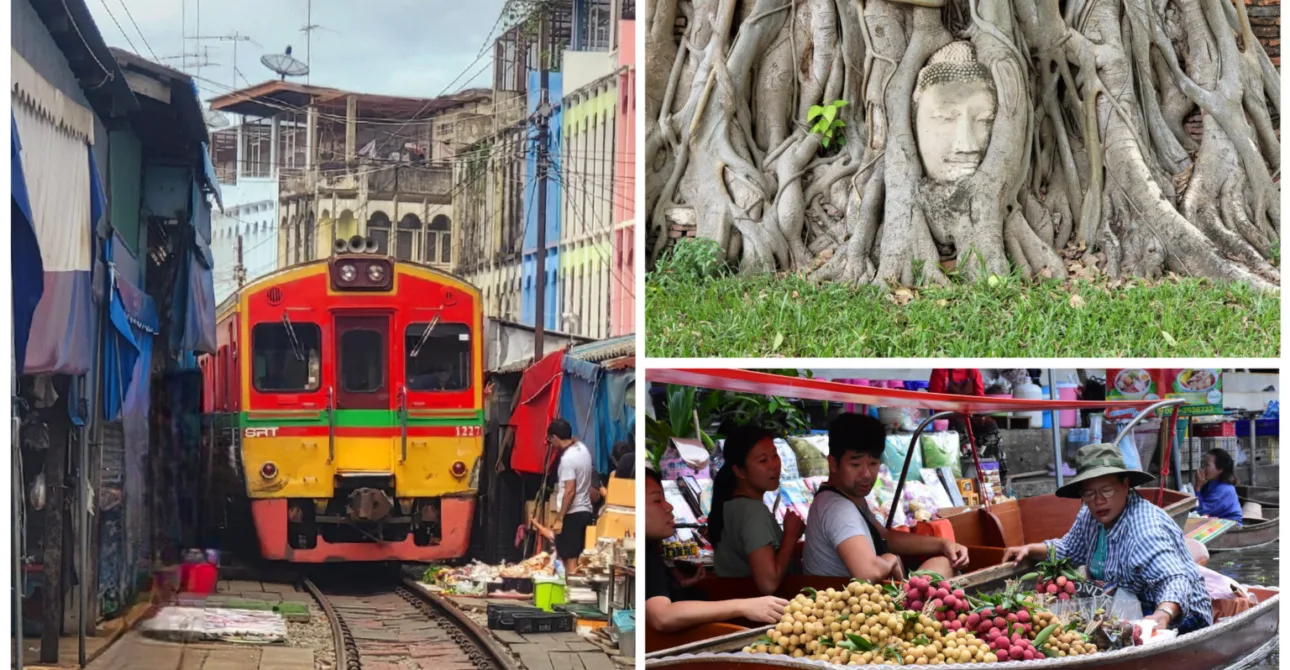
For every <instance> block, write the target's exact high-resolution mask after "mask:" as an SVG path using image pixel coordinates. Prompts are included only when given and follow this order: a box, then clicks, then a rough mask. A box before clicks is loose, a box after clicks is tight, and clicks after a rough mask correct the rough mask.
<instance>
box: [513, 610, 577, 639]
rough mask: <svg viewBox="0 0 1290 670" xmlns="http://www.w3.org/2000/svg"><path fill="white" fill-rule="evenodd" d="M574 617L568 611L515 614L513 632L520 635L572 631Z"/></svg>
mask: <svg viewBox="0 0 1290 670" xmlns="http://www.w3.org/2000/svg"><path fill="white" fill-rule="evenodd" d="M574 620H575V617H574V616H573V615H572V614H569V613H568V612H542V611H539V612H537V613H536V614H530V613H527V612H517V613H516V614H515V629H514V630H515V632H516V633H520V634H521V635H525V634H529V633H572V632H573V624H574Z"/></svg>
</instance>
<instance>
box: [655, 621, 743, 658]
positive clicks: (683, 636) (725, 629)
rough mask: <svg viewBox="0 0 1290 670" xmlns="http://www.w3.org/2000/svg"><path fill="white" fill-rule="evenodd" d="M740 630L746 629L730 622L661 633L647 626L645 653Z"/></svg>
mask: <svg viewBox="0 0 1290 670" xmlns="http://www.w3.org/2000/svg"><path fill="white" fill-rule="evenodd" d="M742 630H747V628H745V627H744V626H737V625H735V624H732V623H710V624H704V625H702V626H695V627H694V628H691V629H689V630H686V631H681V632H679V633H662V632H659V631H657V630H654V629H652V628H647V629H646V630H645V653H647V654H652V653H654V652H656V651H660V650H663V649H672V648H673V647H679V646H681V645H683V644H690V643H692V642H701V641H703V640H710V639H712V638H714V637H721V636H722V635H729V634H731V633H738V632H739V631H742Z"/></svg>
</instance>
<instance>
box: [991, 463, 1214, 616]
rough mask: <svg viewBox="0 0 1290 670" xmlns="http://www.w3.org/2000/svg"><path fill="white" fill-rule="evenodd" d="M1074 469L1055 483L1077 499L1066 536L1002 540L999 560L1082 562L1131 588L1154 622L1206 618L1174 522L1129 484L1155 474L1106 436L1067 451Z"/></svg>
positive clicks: (1201, 587) (1197, 580)
mask: <svg viewBox="0 0 1290 670" xmlns="http://www.w3.org/2000/svg"><path fill="white" fill-rule="evenodd" d="M1075 461H1076V470H1077V474H1076V475H1075V478H1074V479H1072V480H1071V481H1070V482H1068V483H1067V484H1066V485H1064V486H1062V487H1061V488H1059V489H1057V495H1058V496H1061V497H1063V498H1078V499H1080V500H1083V501H1084V506H1083V507H1082V508H1081V509H1080V511H1079V516H1077V517H1076V518H1075V524H1074V525H1073V526H1071V529H1070V531H1069V532H1067V533H1066V537H1063V538H1061V539H1060V540H1049V541H1047V542H1040V543H1037V544H1029V545H1026V546H1024V547H1010V548H1008V550H1007V551H1006V552H1004V555H1003V560H1004V562H1008V561H1014V562H1018V563H1020V562H1021V561H1022V560H1025V559H1027V558H1030V559H1034V560H1044V559H1047V558H1049V557H1050V556H1051V557H1053V558H1057V559H1065V558H1068V559H1071V561H1072V562H1074V563H1075V564H1076V565H1077V566H1087V570H1088V574H1089V577H1091V578H1092V579H1094V580H1096V581H1100V582H1106V583H1107V584H1108V586H1114V587H1117V588H1118V590H1119V591H1120V592H1121V593H1125V592H1127V593H1132V594H1134V595H1135V596H1137V598H1138V600H1139V601H1140V602H1141V603H1142V609H1143V613H1144V614H1147V615H1148V618H1151V619H1155V620H1156V621H1157V623H1158V625H1159V626H1160V627H1161V628H1166V627H1174V628H1177V629H1178V632H1180V633H1188V632H1191V631H1194V630H1198V629H1200V628H1204V627H1206V626H1208V625H1210V624H1211V623H1213V611H1212V603H1211V602H1210V598H1209V595H1208V594H1207V593H1206V591H1205V583H1204V580H1202V579H1201V577H1200V572H1199V571H1198V570H1197V569H1196V564H1195V563H1194V562H1193V561H1192V558H1191V554H1190V552H1188V550H1187V545H1186V543H1185V542H1184V540H1183V535H1182V531H1181V530H1179V528H1178V524H1176V523H1174V520H1173V519H1172V518H1170V517H1169V515H1168V514H1166V513H1165V511H1164V510H1162V509H1160V508H1159V507H1157V506H1155V505H1153V504H1151V503H1150V502H1148V501H1147V500H1146V499H1144V498H1143V497H1142V496H1140V495H1138V494H1137V493H1136V492H1134V490H1133V489H1134V488H1136V487H1138V486H1142V485H1143V484H1147V483H1149V482H1151V481H1153V480H1154V479H1155V478H1154V477H1152V476H1151V475H1149V474H1147V473H1145V472H1141V471H1139V470H1130V469H1129V468H1126V467H1125V466H1124V459H1123V458H1122V457H1121V456H1120V450H1119V449H1118V448H1117V447H1116V446H1115V445H1111V444H1090V445H1088V446H1086V447H1083V448H1081V449H1080V450H1079V452H1078V453H1076V455H1075Z"/></svg>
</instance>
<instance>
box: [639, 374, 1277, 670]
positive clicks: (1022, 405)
mask: <svg viewBox="0 0 1290 670" xmlns="http://www.w3.org/2000/svg"><path fill="white" fill-rule="evenodd" d="M649 380H650V382H651V383H674V384H682V385H688V386H697V387H703V388H714V389H721V390H726V391H737V392H752V393H764V394H767V395H774V396H786V397H796V398H811V399H818V400H829V401H837V402H855V403H858V404H865V405H881V406H886V407H914V408H918V409H932V410H934V411H936V412H937V413H936V414H933V415H932V416H931V417H929V418H927V419H924V420H923V422H922V424H920V426H919V428H918V430H917V431H915V433H914V438H913V440H911V441H916V440H917V436H918V435H919V434H920V433H921V432H922V431H923V430H924V429H925V428H926V427H927V425H929V424H930V422H932V421H934V420H935V419H938V418H945V417H946V416H949V415H950V414H954V413H957V414H964V415H966V414H973V413H983V412H989V411H994V410H1000V411H1002V410H1005V409H1006V410H1014V411H1025V410H1041V409H1042V410H1050V409H1067V408H1068V407H1067V405H1070V407H1069V408H1070V409H1084V408H1086V407H1087V408H1090V409H1094V408H1096V409H1106V408H1111V407H1113V406H1120V407H1123V408H1132V409H1135V410H1139V413H1138V414H1137V415H1136V416H1135V417H1134V419H1133V421H1131V422H1130V423H1129V424H1128V425H1127V426H1125V427H1124V428H1122V429H1121V433H1127V432H1128V431H1129V430H1130V428H1131V427H1132V426H1133V424H1135V423H1137V422H1138V421H1140V420H1141V419H1142V418H1144V417H1145V416H1147V415H1149V414H1150V413H1151V412H1152V411H1154V410H1155V409H1158V408H1160V407H1163V406H1167V405H1176V404H1180V403H1181V402H1182V401H1180V400H1176V399H1175V400H1164V401H1155V402H1143V401H1133V402H1129V401H1121V402H1118V403H1109V402H1106V401H1099V402H1074V401H1071V402H1069V403H1068V402H1065V401H1041V400H999V399H986V400H982V399H978V398H971V397H966V396H949V395H942V394H928V393H917V392H908V391H900V390H895V389H890V390H889V389H871V388H864V387H853V386H847V385H844V384H836V383H833V382H821V381H818V380H808V379H797V378H792V377H784V376H779V375H772V374H768V373H760V372H752V371H744V370H668V369H655V370H651V371H650V373H649ZM1119 438H1120V436H1117V437H1116V439H1115V440H1113V443H1118V442H1119ZM912 453H913V452H912V451H911V452H910V454H912ZM1166 457H1167V453H1166ZM911 458H912V456H907V457H906V462H905V468H904V471H902V472H901V473H900V480H899V483H898V485H897V489H896V495H895V497H897V498H899V497H900V491H901V488H902V487H903V485H904V482H905V479H906V477H907V475H908V470H909V461H910V459H911ZM977 471H978V473H979V472H980V468H979V466H978V468H977ZM893 474H894V473H893ZM978 486H980V481H978ZM1139 492H1140V493H1141V494H1143V495H1144V497H1146V498H1147V499H1148V500H1150V501H1153V502H1154V501H1157V500H1158V499H1160V497H1161V496H1162V497H1163V500H1162V501H1161V502H1160V503H1159V504H1161V506H1162V507H1163V508H1164V509H1165V510H1166V511H1167V512H1168V513H1169V515H1170V517H1171V518H1173V519H1174V521H1175V523H1177V524H1178V525H1179V527H1180V528H1181V527H1182V526H1183V525H1184V524H1185V523H1186V518H1187V514H1188V513H1189V512H1190V511H1191V510H1193V509H1195V508H1196V505H1197V501H1196V498H1195V497H1194V496H1190V495H1187V494H1184V493H1180V492H1177V491H1171V490H1168V489H1163V488H1142V489H1139ZM1080 506H1081V503H1080V501H1078V500H1068V499H1064V498H1058V497H1057V496H1055V495H1051V494H1050V495H1047V496H1039V497H1036V498H1027V499H1023V500H1015V501H1008V502H1005V503H1000V504H996V505H993V506H992V507H991V508H990V509H988V510H984V509H978V510H972V511H969V512H964V513H962V514H959V515H954V516H953V517H951V518H950V519H949V521H950V524H951V527H952V528H953V529H954V535H955V540H956V541H958V542H959V543H961V544H964V545H965V546H967V547H968V551H969V564H968V566H967V568H968V572H967V573H966V574H964V575H962V576H959V577H957V578H956V579H955V580H954V582H955V583H956V585H958V586H961V587H963V588H965V589H968V588H970V589H973V590H982V591H993V590H996V589H998V588H1001V587H1002V586H1003V585H1004V583H1005V582H1006V580H1008V579H1011V578H1015V577H1017V576H1019V575H1020V574H1021V572H1020V571H1021V570H1022V569H1023V568H1022V567H1019V566H1014V565H1012V564H1003V563H1002V559H1003V552H1004V549H1005V548H1006V547H1009V546H1019V545H1022V544H1026V543H1031V542H1039V541H1042V540H1049V539H1055V538H1058V537H1061V536H1062V535H1064V534H1065V533H1066V531H1067V530H1068V529H1069V528H1070V527H1071V524H1072V523H1073V522H1074V520H1075V517H1076V515H1077V514H1078V513H1079V510H1080ZM887 527H888V528H891V527H892V524H891V518H888V519H887ZM808 532H809V523H808ZM892 532H897V531H892ZM838 582H839V580H838V578H835V577H833V578H821V577H809V576H800V575H792V576H790V577H788V578H787V579H785V580H784V583H783V584H781V586H780V588H779V589H778V591H777V592H776V595H779V596H781V597H785V598H791V597H793V596H794V595H795V594H796V593H797V592H799V591H800V590H801V589H802V588H804V587H808V586H809V587H812V588H815V589H827V588H830V587H834V588H835V587H837V586H838ZM697 588H699V589H700V590H702V591H704V592H706V595H707V597H708V598H709V599H710V600H725V599H731V598H745V597H748V596H750V595H754V594H756V593H757V589H756V588H755V587H754V585H753V583H752V580H751V579H721V578H709V579H706V580H704V581H703V582H702V583H700V584H699V585H697ZM1253 593H1255V595H1256V597H1258V599H1259V605H1258V606H1256V607H1254V608H1252V609H1250V610H1247V611H1245V612H1243V613H1241V614H1238V615H1236V616H1234V617H1231V618H1230V619H1225V620H1223V621H1222V622H1221V623H1220V624H1218V625H1215V626H1212V627H1210V628H1207V629H1205V630H1204V631H1198V632H1196V633H1193V634H1190V635H1186V636H1183V637H1180V638H1178V639H1176V640H1172V641H1170V642H1168V643H1159V644H1155V645H1151V646H1150V647H1145V648H1136V649H1126V650H1122V651H1118V652H1114V653H1108V654H1101V655H1095V656H1089V657H1079V658H1063V659H1050V660H1048V661H1043V663H1044V664H1045V666H1046V667H1047V666H1061V667H1063V668H1068V667H1069V668H1086V667H1101V668H1114V669H1115V670H1129V669H1130V668H1132V669H1134V670H1144V669H1145V668H1149V667H1156V666H1159V665H1162V664H1166V663H1168V664H1177V665H1178V666H1179V667H1178V668H1176V669H1172V670H1192V669H1195V670H1201V669H1202V668H1203V669H1205V670H1211V669H1213V668H1216V667H1220V666H1224V665H1227V664H1230V663H1231V662H1232V661H1235V660H1239V659H1243V658H1246V657H1261V654H1265V653H1266V649H1267V647H1268V645H1275V644H1276V632H1277V627H1278V621H1279V619H1278V612H1277V608H1278V605H1279V597H1278V595H1277V594H1278V592H1277V591H1276V590H1275V589H1256V590H1254V591H1253ZM728 624H735V625H745V626H747V628H746V629H745V630H743V631H740V632H731V633H726V634H721V631H722V630H728V627H721V626H717V627H705V629H704V630H703V631H702V632H701V633H700V634H698V635H696V634H693V633H692V632H691V631H687V635H686V637H687V638H688V639H682V638H680V637H676V636H660V635H658V633H657V632H655V631H649V630H647V632H646V635H645V639H646V652H647V653H646V659H647V660H646V665H647V666H651V667H659V668H664V667H667V668H672V667H675V668H677V669H678V670H745V669H744V668H736V667H735V666H746V668H747V670H756V668H764V667H766V666H773V667H794V668H801V669H802V670H809V669H813V668H818V667H819V666H820V663H819V662H815V661H807V660H801V659H792V658H789V657H770V656H766V655H752V654H742V653H738V652H739V650H741V649H742V648H743V647H745V646H747V645H748V644H749V643H750V642H751V641H753V640H755V639H757V638H758V637H760V636H761V635H762V634H764V633H765V632H766V631H767V630H769V626H754V625H752V624H751V623H750V622H746V621H744V622H740V621H733V622H728ZM696 636H697V637H704V636H709V637H706V639H699V640H695V639H694V638H695V637H696ZM731 652H736V653H731ZM1029 663H1036V662H1034V661H1031V662H1029ZM1018 664H1019V663H1013V665H1014V666H1016V665H1018ZM700 666H702V668H701V667H700ZM947 667H954V668H969V667H972V668H975V667H979V666H977V665H952V666H947Z"/></svg>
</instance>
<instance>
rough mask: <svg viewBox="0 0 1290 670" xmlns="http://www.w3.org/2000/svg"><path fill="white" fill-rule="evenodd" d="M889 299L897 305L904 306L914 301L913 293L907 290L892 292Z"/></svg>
mask: <svg viewBox="0 0 1290 670" xmlns="http://www.w3.org/2000/svg"><path fill="white" fill-rule="evenodd" d="M891 297H892V301H893V302H895V303H896V304H897V305H906V304H909V302H910V301H911V300H913V299H914V292H913V291H911V290H909V289H907V288H898V289H896V290H895V291H893V292H892V294H891Z"/></svg>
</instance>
